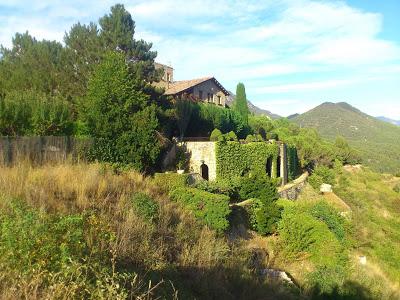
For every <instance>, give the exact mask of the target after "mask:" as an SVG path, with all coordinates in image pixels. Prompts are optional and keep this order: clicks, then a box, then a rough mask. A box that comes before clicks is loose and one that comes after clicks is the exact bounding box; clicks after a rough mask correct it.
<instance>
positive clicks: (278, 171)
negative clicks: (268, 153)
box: [276, 156, 281, 178]
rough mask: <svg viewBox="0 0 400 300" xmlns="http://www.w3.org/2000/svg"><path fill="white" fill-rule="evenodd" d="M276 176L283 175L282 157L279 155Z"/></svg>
mask: <svg viewBox="0 0 400 300" xmlns="http://www.w3.org/2000/svg"><path fill="white" fill-rule="evenodd" d="M276 177H278V178H279V177H281V157H280V156H278V161H277V162H276Z"/></svg>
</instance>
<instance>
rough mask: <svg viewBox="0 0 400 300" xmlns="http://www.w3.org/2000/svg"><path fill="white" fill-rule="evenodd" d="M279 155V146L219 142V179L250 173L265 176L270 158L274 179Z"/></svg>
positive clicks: (217, 156)
mask: <svg viewBox="0 0 400 300" xmlns="http://www.w3.org/2000/svg"><path fill="white" fill-rule="evenodd" d="M278 155H279V146H278V144H269V143H266V142H253V143H248V144H241V143H240V142H218V143H217V147H216V159H217V179H218V178H221V179H226V178H233V177H238V176H242V175H244V174H245V173H247V172H250V171H251V172H255V173H259V174H265V173H266V163H267V159H268V158H272V172H273V177H276V167H277V163H276V161H277V158H278Z"/></svg>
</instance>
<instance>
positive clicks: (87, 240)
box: [0, 164, 293, 299]
mask: <svg viewBox="0 0 400 300" xmlns="http://www.w3.org/2000/svg"><path fill="white" fill-rule="evenodd" d="M155 180H156V179H152V178H145V177H143V176H142V175H140V174H138V173H136V172H134V171H129V172H124V173H120V174H115V173H114V172H113V171H112V170H111V169H109V168H107V167H105V166H102V165H96V164H92V165H85V164H82V165H58V166H44V167H40V168H32V167H31V166H29V165H20V166H15V167H12V168H1V169H0V270H1V271H0V299H26V298H29V299H160V298H161V299H177V298H179V299H292V298H293V294H292V292H290V290H289V289H288V288H286V287H284V286H283V285H280V284H274V283H269V282H268V281H266V280H265V279H264V278H262V277H260V276H258V274H257V273H255V272H254V270H253V267H251V261H252V256H253V253H252V251H251V249H247V248H246V247H244V246H243V243H242V242H241V241H239V240H236V241H229V240H228V239H227V238H225V237H224V236H223V235H221V234H217V233H216V231H214V230H212V229H210V228H209V227H207V226H205V225H203V223H202V222H200V221H199V220H198V219H196V218H195V217H194V216H196V217H197V215H198V213H201V212H203V214H204V213H207V209H206V210H202V209H201V208H200V207H198V208H197V211H195V212H194V214H192V213H191V210H193V208H192V209H191V208H190V204H189V203H190V201H192V200H191V199H188V201H189V202H188V206H189V209H186V208H183V207H182V206H181V205H180V204H179V203H176V202H173V201H170V200H169V197H168V195H167V194H166V193H165V190H164V189H163V186H162V184H160V182H156V181H155ZM163 182H164V183H165V181H163ZM167 186H172V184H167ZM204 194H207V193H206V192H203V195H204ZM199 201H201V199H199ZM192 203H193V202H192ZM226 205H227V203H226ZM185 207H186V206H185ZM210 209H211V210H213V209H214V208H212V207H211V208H210ZM214 214H215V210H214V211H213V212H211V214H210V215H209V216H208V218H213V217H214ZM200 217H202V216H200Z"/></svg>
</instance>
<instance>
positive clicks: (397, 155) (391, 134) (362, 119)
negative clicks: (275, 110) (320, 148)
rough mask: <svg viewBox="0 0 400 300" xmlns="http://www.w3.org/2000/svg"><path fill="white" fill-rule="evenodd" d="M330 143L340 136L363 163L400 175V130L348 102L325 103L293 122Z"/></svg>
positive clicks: (295, 118) (293, 119) (294, 119)
mask: <svg viewBox="0 0 400 300" xmlns="http://www.w3.org/2000/svg"><path fill="white" fill-rule="evenodd" d="M290 120H291V121H292V122H295V123H297V124H298V125H300V126H301V127H311V128H315V129H317V130H318V132H319V133H320V134H321V135H322V136H323V137H325V138H327V139H329V140H332V141H333V140H335V138H336V137H337V136H338V135H341V136H343V137H345V138H346V139H347V140H348V141H349V144H350V145H352V146H353V147H354V148H355V149H357V150H359V151H360V154H361V155H362V157H363V159H364V163H365V164H366V165H369V166H371V167H373V168H374V169H376V170H379V171H388V172H399V171H400V127H399V126H395V125H393V124H389V123H387V122H383V121H381V120H378V119H377V118H375V117H372V116H370V115H367V114H365V113H363V112H361V111H360V110H359V109H357V108H355V107H353V106H351V105H350V104H348V103H346V102H339V103H332V102H325V103H322V104H321V105H319V106H317V107H315V108H313V109H311V110H309V111H307V112H305V113H303V114H301V115H298V116H296V117H293V118H292V119H290Z"/></svg>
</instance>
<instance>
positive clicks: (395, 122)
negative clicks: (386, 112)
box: [376, 116, 400, 126]
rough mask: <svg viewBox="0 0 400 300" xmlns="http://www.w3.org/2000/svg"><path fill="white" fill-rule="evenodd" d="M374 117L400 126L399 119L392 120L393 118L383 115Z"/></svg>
mask: <svg viewBox="0 0 400 300" xmlns="http://www.w3.org/2000/svg"><path fill="white" fill-rule="evenodd" d="M376 118H377V119H378V120H381V121H383V122H387V123H390V124H393V125H397V126H400V120H393V119H390V118H386V117H384V116H380V117H376Z"/></svg>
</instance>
